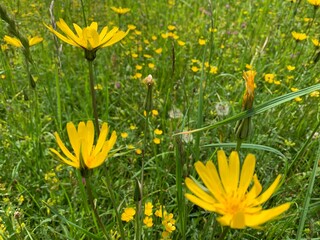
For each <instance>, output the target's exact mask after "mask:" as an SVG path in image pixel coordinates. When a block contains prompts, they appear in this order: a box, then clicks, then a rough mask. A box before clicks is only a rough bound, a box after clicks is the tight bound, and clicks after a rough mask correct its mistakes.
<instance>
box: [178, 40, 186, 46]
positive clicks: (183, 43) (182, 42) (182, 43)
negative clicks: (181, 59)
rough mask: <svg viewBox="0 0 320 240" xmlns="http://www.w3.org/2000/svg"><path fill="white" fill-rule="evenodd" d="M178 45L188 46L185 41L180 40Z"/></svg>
mask: <svg viewBox="0 0 320 240" xmlns="http://www.w3.org/2000/svg"><path fill="white" fill-rule="evenodd" d="M178 44H179V45H180V46H184V45H186V43H185V42H184V41H181V40H178Z"/></svg>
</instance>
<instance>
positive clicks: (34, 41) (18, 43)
mask: <svg viewBox="0 0 320 240" xmlns="http://www.w3.org/2000/svg"><path fill="white" fill-rule="evenodd" d="M3 40H4V41H5V42H6V43H7V44H10V45H12V46H15V47H18V48H20V47H23V45H22V43H21V41H20V40H19V39H18V38H15V37H10V36H7V35H5V36H4V38H3ZM28 40H29V46H30V47H31V46H33V45H36V44H37V43H40V42H42V41H43V38H42V37H38V36H35V37H32V38H29V39H28Z"/></svg>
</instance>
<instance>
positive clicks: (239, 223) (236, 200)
mask: <svg viewBox="0 0 320 240" xmlns="http://www.w3.org/2000/svg"><path fill="white" fill-rule="evenodd" d="M255 164H256V159H255V156H254V155H252V154H248V155H247V157H246V158H245V160H244V162H243V165H242V169H241V171H240V160H239V155H238V153H237V152H235V151H234V152H232V153H231V155H230V157H229V159H228V158H227V157H226V155H225V153H224V151H223V150H219V151H218V167H219V168H218V169H219V172H218V171H217V168H216V166H215V165H214V164H213V162H212V161H208V162H207V163H206V165H204V164H203V163H202V162H200V161H198V162H196V163H195V168H196V171H197V173H198V174H199V176H200V178H201V180H202V181H203V182H204V184H205V186H206V187H207V189H205V187H203V186H199V185H198V183H196V182H194V181H193V180H192V179H191V178H186V180H185V183H186V186H187V187H188V189H189V190H190V191H191V192H192V193H193V194H194V195H192V194H190V193H186V194H185V197H186V198H187V199H188V200H190V201H191V202H193V203H194V204H196V205H198V206H199V207H201V208H203V209H205V210H207V211H211V212H216V213H218V214H219V215H221V216H220V217H218V218H217V220H218V222H219V223H220V224H221V225H223V226H230V227H231V228H236V229H242V228H245V227H252V228H257V227H259V226H260V225H262V224H264V223H266V222H268V221H270V220H272V219H274V218H276V217H277V216H279V215H280V214H282V213H283V212H285V211H287V210H288V209H289V207H290V203H285V204H282V205H280V206H277V207H274V208H271V209H268V210H263V209H262V204H263V203H265V202H266V201H267V200H268V199H269V198H270V197H271V195H272V194H273V193H274V192H275V190H276V188H277V187H278V185H279V183H280V180H281V175H278V176H277V178H276V179H275V181H274V182H273V183H272V184H271V186H270V187H269V188H268V189H267V190H266V191H265V192H264V193H262V194H261V192H262V186H261V184H260V182H259V180H258V177H257V175H256V174H254V169H255ZM252 181H253V186H252V188H251V190H249V191H248V187H249V185H250V184H251V182H252Z"/></svg>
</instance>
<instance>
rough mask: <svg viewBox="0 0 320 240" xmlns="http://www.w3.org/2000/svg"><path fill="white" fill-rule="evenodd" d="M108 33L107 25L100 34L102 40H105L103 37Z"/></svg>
mask: <svg viewBox="0 0 320 240" xmlns="http://www.w3.org/2000/svg"><path fill="white" fill-rule="evenodd" d="M107 33H108V27H107V26H106V27H104V28H103V29H102V31H101V33H100V34H99V38H100V42H103V39H104V37H105V36H106V34H107Z"/></svg>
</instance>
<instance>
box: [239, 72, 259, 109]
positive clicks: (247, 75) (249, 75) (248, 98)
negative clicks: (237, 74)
mask: <svg viewBox="0 0 320 240" xmlns="http://www.w3.org/2000/svg"><path fill="white" fill-rule="evenodd" d="M256 74H257V73H256V71H253V70H249V71H246V72H244V73H243V78H244V80H245V81H246V92H245V94H244V96H243V102H242V110H248V109H251V108H252V105H253V99H254V77H255V76H256Z"/></svg>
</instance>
